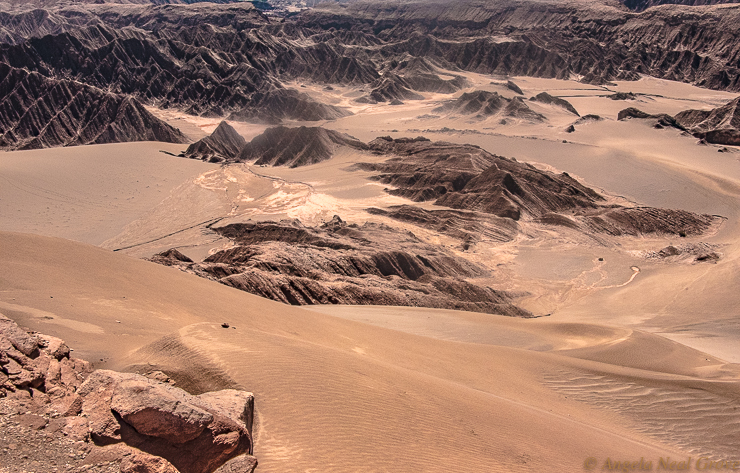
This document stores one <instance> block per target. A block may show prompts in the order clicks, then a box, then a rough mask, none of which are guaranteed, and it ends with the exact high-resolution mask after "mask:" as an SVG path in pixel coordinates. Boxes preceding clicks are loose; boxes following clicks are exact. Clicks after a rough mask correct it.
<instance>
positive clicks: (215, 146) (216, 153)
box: [185, 121, 247, 162]
mask: <svg viewBox="0 0 740 473" xmlns="http://www.w3.org/2000/svg"><path fill="white" fill-rule="evenodd" d="M246 144H247V141H246V140H245V139H244V138H243V137H242V136H241V135H240V134H239V133H237V132H236V130H234V128H233V127H232V126H231V125H229V124H228V123H226V122H225V121H223V122H221V123H219V125H218V127H216V129H215V130H214V131H213V133H211V134H210V135H209V136H207V137H205V138H203V139H202V140H199V141H196V142H195V143H193V144H191V145H190V146H188V149H187V150H186V151H185V156H186V157H188V158H195V159H202V160H204V161H210V162H221V161H226V160H229V159H232V160H233V159H234V158H236V157H237V156H239V153H241V150H242V149H244V146H245V145H246Z"/></svg>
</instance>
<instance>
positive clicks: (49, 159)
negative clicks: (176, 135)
mask: <svg viewBox="0 0 740 473" xmlns="http://www.w3.org/2000/svg"><path fill="white" fill-rule="evenodd" d="M182 149H184V145H178V144H174V145H173V144H170V143H122V144H120V143H119V144H109V145H92V146H77V147H73V148H54V149H42V150H33V151H14V152H4V153H0V183H1V185H0V228H2V229H3V230H9V231H26V232H32V233H36V234H41V235H52V236H59V237H64V238H70V239H73V240H78V241H84V242H86V243H92V244H96V245H98V244H100V243H103V242H104V241H105V240H107V239H108V238H111V237H113V236H115V235H117V234H118V233H120V232H121V230H122V229H123V227H125V226H126V225H127V224H128V223H130V222H131V221H133V220H136V219H138V218H139V217H141V216H142V215H143V214H145V213H146V211H147V210H148V209H149V208H151V207H152V206H155V205H157V204H158V203H159V202H161V201H162V200H163V199H164V198H165V197H166V196H167V195H168V194H169V192H170V191H171V190H172V189H173V188H175V187H177V186H178V185H180V184H181V183H182V181H184V180H186V179H189V178H195V177H196V176H198V175H199V174H201V173H203V172H205V171H207V170H209V169H214V168H216V166H214V165H209V164H206V163H201V162H197V161H185V160H182V159H179V158H175V157H173V156H168V155H166V154H164V153H161V152H160V150H165V151H168V152H170V153H179V152H180V151H181V150H182Z"/></svg>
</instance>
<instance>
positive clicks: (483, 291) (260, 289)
mask: <svg viewBox="0 0 740 473" xmlns="http://www.w3.org/2000/svg"><path fill="white" fill-rule="evenodd" d="M214 230H215V231H217V232H218V233H220V234H221V235H223V236H226V237H228V238H229V239H231V240H232V241H233V242H234V243H235V244H236V246H235V247H233V248H230V249H228V250H223V251H219V252H217V253H214V254H213V255H211V256H209V257H208V258H206V259H205V260H204V261H203V262H201V263H182V262H177V261H174V260H173V261H171V262H170V263H169V264H170V265H173V266H177V267H180V268H181V269H183V270H186V271H189V272H193V273H195V274H198V275H200V276H203V277H207V278H209V279H214V280H217V281H219V282H221V283H223V284H226V285H229V286H232V287H235V288H237V289H241V290H244V291H247V292H250V293H253V294H257V295H260V296H262V297H266V298H269V299H273V300H277V301H281V302H284V303H288V304H293V305H307V304H361V305H400V306H413V307H434V308H449V309H460V310H470V311H476V312H486V313H493V314H503V315H510V316H520V317H529V316H531V314H530V313H529V312H527V311H524V310H522V309H519V308H518V307H516V306H515V305H514V303H513V300H514V297H513V295H512V294H508V293H506V292H504V291H498V290H495V289H492V288H490V287H487V286H485V285H481V284H480V283H473V282H471V281H469V279H475V278H481V277H485V276H487V275H488V273H489V272H488V270H486V269H485V268H483V267H481V266H480V265H478V264H475V263H472V262H470V261H468V260H466V259H464V258H460V257H458V256H454V255H453V254H452V253H450V252H448V251H446V250H445V249H444V248H440V247H437V246H433V245H429V244H426V243H424V242H422V241H421V240H420V239H418V238H417V237H415V236H414V235H413V234H410V233H407V232H403V231H401V230H396V229H393V228H390V227H388V226H385V225H378V224H372V223H366V224H364V225H362V226H358V225H348V224H346V223H345V222H343V221H342V220H341V219H339V218H338V217H335V218H334V219H333V220H332V221H331V222H329V223H327V224H325V225H322V226H321V227H313V228H312V227H304V226H303V225H301V224H300V222H297V221H292V222H260V223H254V224H251V223H247V224H232V225H228V226H226V227H221V228H215V229H214ZM158 258H161V256H158Z"/></svg>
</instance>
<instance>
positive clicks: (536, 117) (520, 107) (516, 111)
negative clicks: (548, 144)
mask: <svg viewBox="0 0 740 473" xmlns="http://www.w3.org/2000/svg"><path fill="white" fill-rule="evenodd" d="M503 116H505V117H511V118H518V119H521V120H525V121H529V122H544V121H546V120H547V117H546V116H544V115H542V114H541V113H537V112H535V111H534V110H532V109H531V108H529V105H527V104H526V103H525V102H524V100H522V98H521V97H514V98H513V99H511V101H510V102H509V103H508V104H507V105H506V107H504V111H503Z"/></svg>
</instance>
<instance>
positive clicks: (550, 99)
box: [529, 92, 581, 117]
mask: <svg viewBox="0 0 740 473" xmlns="http://www.w3.org/2000/svg"><path fill="white" fill-rule="evenodd" d="M529 100H532V101H534V102H540V103H544V104H548V105H557V106H558V107H561V108H564V109H566V110H567V111H569V112H570V113H572V114H574V115H577V116H579V117H580V116H581V114H580V113H578V111H576V109H575V107H574V106H573V105H571V103H570V102H568V101H567V100H565V99H561V98H560V97H554V96H552V95H550V94H548V93H547V92H542V93H540V94H537V95H536V96H534V97H532V98H530V99H529Z"/></svg>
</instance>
